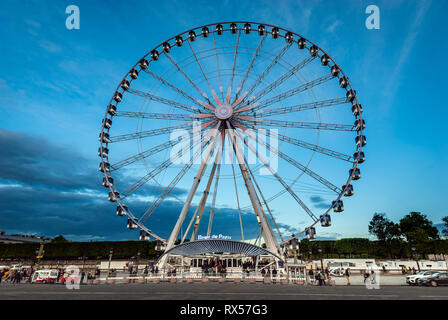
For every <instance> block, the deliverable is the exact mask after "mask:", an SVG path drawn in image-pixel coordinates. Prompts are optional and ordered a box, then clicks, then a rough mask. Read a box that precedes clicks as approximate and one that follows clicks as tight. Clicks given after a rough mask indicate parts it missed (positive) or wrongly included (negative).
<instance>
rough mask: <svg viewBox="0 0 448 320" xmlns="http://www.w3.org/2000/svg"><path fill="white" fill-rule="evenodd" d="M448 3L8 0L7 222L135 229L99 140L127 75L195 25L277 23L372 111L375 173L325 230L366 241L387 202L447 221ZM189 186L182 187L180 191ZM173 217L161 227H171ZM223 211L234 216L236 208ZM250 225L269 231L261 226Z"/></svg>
mask: <svg viewBox="0 0 448 320" xmlns="http://www.w3.org/2000/svg"><path fill="white" fill-rule="evenodd" d="M71 4H75V5H78V6H79V8H80V12H81V28H80V30H67V29H66V28H65V19H66V17H67V15H66V14H65V8H66V7H67V6H68V5H71ZM369 4H375V5H377V6H378V7H379V8H380V10H381V29H380V30H368V29H366V27H365V24H364V22H365V19H366V18H367V15H366V14H365V8H366V7H367V5H369ZM447 9H448V5H447V3H446V2H445V1H435V0H433V1H276V2H275V3H274V2H272V1H256V2H255V1H221V2H219V3H218V2H210V1H194V2H193V1H127V2H126V3H124V2H122V1H107V2H99V1H98V2H92V1H44V2H43V1H8V0H4V1H2V10H1V11H0V21H1V28H0V41H1V43H2V50H1V51H0V57H1V59H0V70H1V73H0V112H1V114H2V117H1V118H0V129H1V131H0V139H1V141H0V143H1V147H2V152H1V154H2V156H1V157H0V162H1V164H2V166H1V168H0V230H5V231H6V232H8V233H19V232H20V233H35V234H39V235H47V236H54V235H57V234H60V233H62V234H64V235H66V236H68V237H69V238H71V239H75V240H100V239H134V238H135V237H136V235H135V233H133V232H130V231H127V230H126V229H125V228H124V222H123V221H119V220H117V219H119V218H117V217H115V216H114V210H115V208H114V205H112V204H110V203H109V202H108V201H107V199H106V193H105V192H104V190H103V189H100V188H99V187H98V185H99V183H100V179H101V177H100V175H99V174H98V171H97V165H98V158H97V156H96V151H97V148H98V140H97V137H98V132H99V129H100V123H101V119H102V117H103V115H104V111H105V107H106V105H107V103H108V101H109V99H110V97H111V95H112V93H113V91H114V90H115V88H116V86H117V84H118V83H119V81H120V80H121V78H122V77H123V75H124V74H125V73H126V72H127V71H128V70H129V69H130V67H131V66H132V65H133V64H134V63H135V62H136V61H138V60H139V59H140V58H141V57H142V56H143V55H144V54H146V53H147V52H148V51H149V50H150V49H152V48H153V47H154V46H156V45H157V44H159V43H161V42H162V41H164V40H165V39H168V38H170V37H171V36H173V35H175V34H178V33H180V32H183V31H185V30H188V29H190V28H192V27H196V26H200V25H204V24H209V23H214V22H219V21H232V20H249V21H257V22H266V23H270V24H274V25H278V26H281V27H284V28H286V29H289V30H292V31H295V32H297V33H299V34H302V35H303V36H305V37H306V38H308V39H310V40H312V41H313V42H315V43H316V44H318V45H319V46H321V47H322V48H324V49H325V50H326V51H327V52H329V53H330V55H331V56H332V57H333V58H334V59H335V60H336V61H337V62H338V64H339V65H340V66H341V67H342V69H343V70H344V72H345V73H346V74H348V75H349V77H350V80H351V82H352V85H353V86H354V87H355V88H356V90H357V94H358V97H359V99H360V102H361V103H362V105H363V107H364V111H365V113H364V117H365V119H366V123H367V130H366V132H365V134H366V136H367V139H368V145H367V147H366V150H365V151H366V157H367V161H366V163H364V164H363V165H362V174H363V178H362V179H361V180H360V181H359V182H356V186H355V187H356V194H355V197H353V198H350V199H349V200H347V201H345V203H346V210H345V212H344V213H343V214H342V215H337V216H334V217H333V221H334V223H333V224H334V225H333V227H331V228H329V229H325V230H318V233H319V235H321V236H322V237H323V238H340V237H353V236H357V237H367V236H368V232H367V224H368V221H369V220H370V219H371V217H372V215H373V214H374V213H375V212H384V213H386V214H387V216H388V217H389V218H391V219H393V220H395V221H398V220H399V219H400V218H401V217H402V216H403V215H405V214H407V213H409V212H410V211H421V212H423V213H424V214H426V215H427V216H428V217H429V218H430V219H432V220H433V221H434V223H440V222H441V219H442V217H444V216H447V215H448V212H447V209H446V203H445V199H446V196H447V191H446V187H445V183H444V182H445V181H446V180H447V178H448V175H447V172H448V170H447V163H448V158H447V150H448V148H447V139H446V138H447V134H446V128H445V121H446V118H447V116H448V111H447V109H446V108H445V107H443V106H444V105H445V103H443V100H442V97H443V95H444V92H445V87H446V73H447V71H448V70H447V67H446V63H445V60H446V54H445V53H446V52H447V51H448V42H447V40H446V34H445V32H444V29H443V28H442V26H443V24H442V22H443V19H444V15H445V12H446V11H447ZM186 187H187V185H183V186H180V187H179V190H178V195H179V196H184V195H185V188H186ZM97 191H101V192H102V193H103V195H102V196H100V195H99V194H97ZM144 192H146V194H156V193H157V192H159V190H158V189H151V188H149V187H148V189H145V190H144ZM314 199H316V198H314ZM172 200H173V199H168V201H166V203H165V204H164V206H165V207H164V210H166V212H168V213H170V215H168V216H169V217H171V218H170V219H174V217H175V216H176V215H177V212H179V210H180V206H179V204H178V203H176V202H175V201H172ZM282 210H288V208H285V207H281V206H279V207H278V208H277V212H278V213H279V214H280V215H281V214H282V212H281V211H282ZM227 218H228V217H227ZM233 218H234V217H232V219H233ZM249 218H250V217H248V216H246V217H245V219H248V221H249V220H250V219H249ZM170 219H168V220H164V219H161V220H159V221H157V222H155V223H158V228H160V229H162V230H165V231H164V232H166V230H169V221H171V220H170ZM219 219H222V220H221V221H222V222H223V223H225V221H227V220H226V216H225V214H224V215H222V216H220V218H219ZM298 220H300V219H298ZM280 222H281V223H282V225H283V226H284V230H286V232H290V231H291V232H292V231H293V230H294V228H296V227H297V221H296V220H292V219H289V218H287V217H285V219H283V220H281V221H280ZM248 228H249V229H248V230H251V231H248V233H249V234H254V233H256V226H255V227H254V226H253V225H252V226H250V227H248ZM229 230H230V229H229ZM229 232H230V231H229ZM251 232H252V233H251Z"/></svg>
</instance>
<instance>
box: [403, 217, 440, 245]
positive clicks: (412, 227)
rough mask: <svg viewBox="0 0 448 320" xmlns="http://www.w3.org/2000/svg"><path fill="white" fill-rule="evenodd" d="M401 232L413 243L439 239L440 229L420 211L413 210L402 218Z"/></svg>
mask: <svg viewBox="0 0 448 320" xmlns="http://www.w3.org/2000/svg"><path fill="white" fill-rule="evenodd" d="M400 230H401V233H402V234H403V235H404V236H405V237H406V240H407V241H408V242H410V243H413V244H418V243H423V242H425V241H428V240H435V239H439V230H437V228H436V227H434V226H433V224H432V222H431V221H430V220H429V219H428V218H426V216H425V215H424V214H421V213H420V212H411V213H409V214H408V215H406V216H404V217H403V218H402V219H401V220H400Z"/></svg>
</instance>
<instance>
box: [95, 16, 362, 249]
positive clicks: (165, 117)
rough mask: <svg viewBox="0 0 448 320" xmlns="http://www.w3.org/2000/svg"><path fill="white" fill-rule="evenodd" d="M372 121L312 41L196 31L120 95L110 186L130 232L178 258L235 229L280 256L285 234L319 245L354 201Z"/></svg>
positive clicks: (105, 125) (109, 147) (231, 30)
mask: <svg viewBox="0 0 448 320" xmlns="http://www.w3.org/2000/svg"><path fill="white" fill-rule="evenodd" d="M362 111H363V110H362V107H361V105H360V104H359V102H358V98H357V95H356V90H355V89H354V88H353V87H352V86H351V84H350V82H349V79H348V77H347V75H346V74H345V73H344V72H343V70H342V69H341V67H340V66H339V65H338V64H337V63H336V62H335V61H334V60H333V58H331V57H330V55H329V54H328V53H326V52H325V51H324V50H323V49H322V48H320V47H318V46H317V45H316V44H314V43H313V42H311V41H309V40H307V39H305V38H304V37H302V36H301V35H298V34H296V33H294V32H292V31H288V30H286V29H283V28H280V27H277V26H273V25H269V24H264V23H255V22H241V21H238V22H223V23H215V24H210V25H206V26H201V27H197V28H193V29H190V30H187V31H185V32H183V33H181V34H179V35H176V36H174V37H172V38H170V39H168V40H166V41H164V42H162V43H161V44H159V45H158V46H156V47H155V48H154V49H152V50H151V51H150V52H149V53H148V54H146V55H145V56H143V57H142V58H141V59H140V60H139V61H138V62H137V63H136V64H135V65H133V66H132V68H131V69H130V70H129V72H128V73H127V74H126V75H125V76H124V77H123V79H122V80H121V82H120V84H119V85H118V87H117V89H116V91H115V92H114V93H113V96H112V98H111V100H110V102H109V104H108V106H107V110H106V113H105V115H104V118H103V122H102V128H101V132H100V135H99V140H100V142H101V145H100V147H99V150H98V155H99V157H100V158H101V163H100V166H99V170H100V171H101V172H102V173H103V174H104V177H103V183H102V184H103V186H104V187H105V188H107V189H108V190H109V200H110V201H111V202H116V204H117V215H118V216H123V217H127V228H129V229H138V228H139V229H140V239H141V240H148V239H149V238H150V237H153V238H155V239H157V240H158V241H160V242H163V243H164V244H166V248H167V250H168V249H170V248H172V247H173V246H174V243H175V241H176V240H177V239H178V238H180V239H181V242H184V241H185V240H186V239H188V240H190V241H192V240H197V239H198V238H200V237H201V234H203V235H205V236H210V235H212V234H217V233H223V232H224V233H230V232H231V233H234V234H232V235H231V236H232V237H233V238H239V239H241V240H243V241H244V240H248V239H254V238H256V239H263V240H264V242H265V244H266V246H267V248H268V249H269V250H271V252H279V246H280V245H279V243H280V242H281V241H283V236H282V234H284V233H288V232H291V230H296V231H295V233H296V234H304V235H306V236H307V237H308V238H315V237H316V229H315V227H316V225H317V224H319V223H320V225H321V226H322V227H329V226H330V225H331V223H332V222H331V214H333V212H334V213H336V214H339V213H341V212H342V211H343V210H344V203H343V197H351V196H353V194H354V187H353V185H352V181H354V180H359V179H360V178H361V173H360V169H359V164H360V163H363V162H364V161H365V156H364V152H363V151H362V148H363V147H364V146H365V145H366V137H365V136H364V134H363V130H364V129H365V121H364V120H363V118H362ZM112 124H113V125H112ZM195 137H196V138H195ZM164 204H169V205H170V206H171V208H174V209H175V210H176V208H178V211H176V219H177V220H175V219H171V221H168V220H169V217H167V210H168V209H166V208H163V205H164ZM177 212H178V216H177ZM167 223H168V224H169V225H167ZM229 224H232V228H229ZM291 225H293V227H291ZM167 229H170V230H171V232H170V233H168V232H167V231H166V230H167ZM220 230H225V231H220ZM297 230H298V232H297Z"/></svg>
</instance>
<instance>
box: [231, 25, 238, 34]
mask: <svg viewBox="0 0 448 320" xmlns="http://www.w3.org/2000/svg"><path fill="white" fill-rule="evenodd" d="M237 30H238V27H237V26H236V23H232V24H230V32H232V33H236V31H237Z"/></svg>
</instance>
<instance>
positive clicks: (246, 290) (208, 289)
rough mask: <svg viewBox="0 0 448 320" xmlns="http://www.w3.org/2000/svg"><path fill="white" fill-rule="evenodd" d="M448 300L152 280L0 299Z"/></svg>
mask: <svg viewBox="0 0 448 320" xmlns="http://www.w3.org/2000/svg"><path fill="white" fill-rule="evenodd" d="M16 299H26V300H29V299H31V300H78V299H79V300H105V299H106V300H110V299H113V300H118V299H119V300H126V299H129V300H209V299H210V300H316V299H325V300H340V299H343V300H353V299H356V300H359V299H362V300H415V299H423V300H448V287H437V288H432V287H411V286H406V285H404V286H383V287H381V288H380V289H367V288H366V287H365V286H323V287H319V286H310V285H308V286H300V285H293V284H290V285H282V284H262V283H256V284H251V283H239V284H234V283H230V282H229V283H205V284H204V283H165V282H163V283H162V282H161V283H157V284H156V283H149V284H137V283H136V284H134V283H130V284H113V285H109V284H100V285H82V286H81V287H80V289H79V290H69V289H67V288H66V287H65V286H64V285H60V284H53V285H52V284H9V283H2V284H0V300H16Z"/></svg>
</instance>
